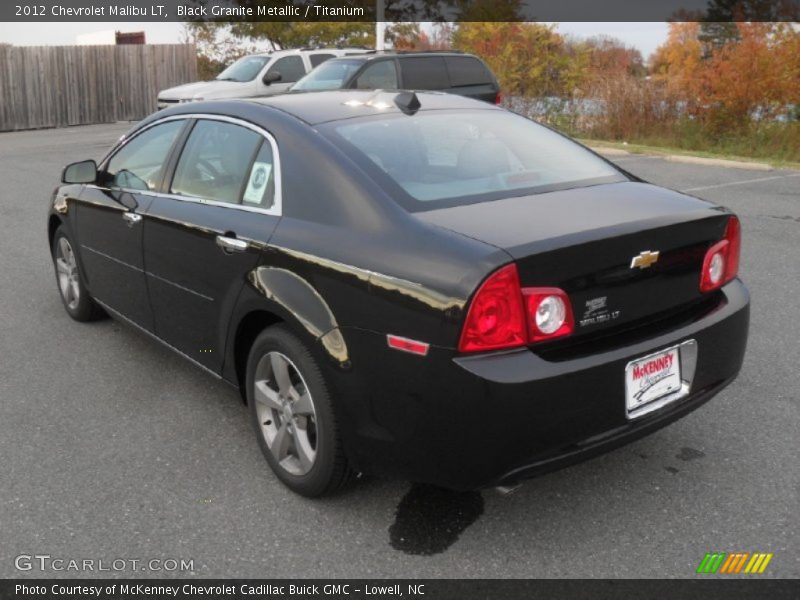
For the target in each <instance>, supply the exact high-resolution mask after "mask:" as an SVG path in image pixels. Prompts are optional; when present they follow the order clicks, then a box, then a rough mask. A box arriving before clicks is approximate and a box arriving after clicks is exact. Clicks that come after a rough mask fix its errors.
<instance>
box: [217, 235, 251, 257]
mask: <svg viewBox="0 0 800 600" xmlns="http://www.w3.org/2000/svg"><path fill="white" fill-rule="evenodd" d="M217 246H219V247H220V248H222V249H223V250H224V251H225V252H228V253H230V252H244V251H245V250H247V246H248V244H247V242H246V241H244V240H237V239H236V238H232V237H227V236H224V235H218V236H217Z"/></svg>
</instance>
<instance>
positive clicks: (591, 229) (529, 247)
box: [416, 182, 728, 340]
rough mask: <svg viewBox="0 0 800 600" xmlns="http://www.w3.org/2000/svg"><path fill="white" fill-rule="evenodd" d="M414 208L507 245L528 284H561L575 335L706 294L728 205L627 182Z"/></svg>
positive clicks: (429, 218) (668, 310) (426, 217)
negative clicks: (709, 253) (706, 271)
mask: <svg viewBox="0 0 800 600" xmlns="http://www.w3.org/2000/svg"><path fill="white" fill-rule="evenodd" d="M416 216H417V217H418V218H420V219H422V220H423V221H425V222H427V223H431V224H434V225H438V226H440V227H444V228H447V229H450V230H452V231H456V232H458V233H461V234H463V235H466V236H468V237H471V238H474V239H478V240H481V241H484V242H486V243H488V244H491V245H493V246H496V247H499V248H502V249H503V250H505V251H506V252H508V254H510V255H511V257H512V258H513V259H514V261H515V262H516V264H517V268H518V270H519V274H520V280H521V283H522V285H523V287H533V286H543V287H544V286H554V287H559V288H561V289H563V290H564V291H565V292H566V293H567V294H568V295H569V297H570V301H571V304H572V310H573V314H574V317H575V333H574V334H573V335H572V336H570V337H571V338H572V339H573V340H576V339H580V338H582V337H585V336H591V335H592V334H595V333H600V332H604V331H607V330H608V329H609V328H617V327H624V326H625V325H628V326H630V325H632V324H635V323H637V322H641V321H642V320H643V319H644V320H648V319H653V318H658V317H659V316H663V315H667V314H672V313H676V312H679V311H680V310H681V309H683V308H687V307H690V306H692V305H696V304H698V303H700V302H701V300H703V299H704V295H703V294H701V293H700V290H699V287H698V286H699V281H700V271H701V269H702V264H703V257H704V256H705V252H706V250H707V249H708V248H709V247H710V246H711V245H712V243H713V242H716V241H718V240H720V239H721V238H722V236H723V234H724V231H725V225H726V223H727V217H728V213H727V212H725V210H724V209H722V208H720V207H717V206H715V205H713V204H711V203H708V202H705V201H703V200H699V199H696V198H692V197H690V196H685V195H683V194H680V193H678V192H673V191H670V190H666V189H663V188H659V187H656V186H653V185H649V184H644V183H634V182H626V183H617V184H609V185H601V186H593V187H586V188H578V189H573V190H564V191H559V192H551V193H546V194H539V195H535V196H525V197H519V198H508V199H504V200H498V201H495V202H483V203H479V204H469V205H462V206H457V207H449V208H443V209H435V210H430V211H425V212H419V213H416ZM647 251H650V252H656V251H657V252H658V253H659V254H658V259H657V260H656V261H655V262H654V263H653V264H651V265H650V266H646V267H645V268H640V267H633V266H632V261H633V259H634V258H635V257H637V256H642V257H644V258H645V259H646V258H647V254H646V253H647ZM644 262H647V261H646V260H645V261H644Z"/></svg>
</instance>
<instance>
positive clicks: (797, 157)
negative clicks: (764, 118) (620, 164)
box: [579, 122, 800, 169]
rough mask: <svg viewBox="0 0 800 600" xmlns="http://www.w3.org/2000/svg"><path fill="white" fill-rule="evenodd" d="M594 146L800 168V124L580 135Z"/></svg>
mask: <svg viewBox="0 0 800 600" xmlns="http://www.w3.org/2000/svg"><path fill="white" fill-rule="evenodd" d="M579 137H581V139H582V140H583V142H584V143H586V144H590V145H593V146H606V147H614V148H620V149H623V150H627V151H628V152H633V153H647V154H680V155H691V156H702V157H707V158H722V159H728V160H738V161H744V162H765V163H768V164H770V165H772V166H774V167H784V168H794V169H797V168H800V123H797V122H793V123H761V124H757V125H753V126H750V127H748V128H746V129H743V130H738V131H735V132H730V133H727V134H723V135H716V136H712V135H709V134H708V133H706V132H705V131H704V130H703V129H702V128H701V127H700V126H699V125H698V124H696V123H693V122H684V123H676V124H675V126H674V127H672V128H670V129H669V131H668V132H665V133H663V134H656V133H651V134H640V135H632V136H631V137H630V139H627V140H625V142H627V143H625V142H623V141H621V140H610V139H607V138H604V136H603V135H602V133H601V132H599V131H595V132H593V133H592V134H591V135H588V136H587V135H584V136H579Z"/></svg>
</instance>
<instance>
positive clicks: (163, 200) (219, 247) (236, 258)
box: [144, 116, 281, 372]
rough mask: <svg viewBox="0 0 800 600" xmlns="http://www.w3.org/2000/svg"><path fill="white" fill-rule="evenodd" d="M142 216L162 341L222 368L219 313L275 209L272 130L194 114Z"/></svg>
mask: <svg viewBox="0 0 800 600" xmlns="http://www.w3.org/2000/svg"><path fill="white" fill-rule="evenodd" d="M167 177H168V179H169V183H168V185H165V193H164V194H159V195H158V196H156V197H154V199H153V202H152V203H151V204H150V207H149V208H148V210H147V215H146V220H145V224H144V261H145V264H146V265H147V270H146V272H147V284H148V288H149V292H150V302H151V305H152V307H153V312H154V319H155V332H156V334H157V335H158V336H159V337H160V338H161V339H163V340H164V341H165V342H167V343H168V344H170V345H171V346H173V347H174V348H176V349H177V350H179V351H180V352H182V353H183V354H185V355H186V356H188V357H189V358H191V359H194V360H195V361H196V362H198V363H200V364H201V365H203V366H205V367H207V368H208V369H210V370H212V371H214V372H219V371H220V370H221V367H222V359H223V353H224V352H223V350H224V347H225V341H226V335H227V326H228V320H229V318H230V314H231V311H232V310H233V307H234V305H235V303H236V299H237V297H238V294H239V292H240V290H241V288H242V286H243V285H244V283H245V281H246V279H247V276H248V273H249V272H250V271H251V270H252V269H253V268H254V267H255V266H256V264H257V262H258V260H259V257H260V255H261V252H262V250H263V249H264V247H265V245H266V243H267V242H268V240H269V238H270V237H271V235H272V232H273V231H274V229H275V227H276V226H277V224H278V221H279V219H280V214H281V194H280V163H279V158H278V148H277V145H276V143H275V141H274V139H273V138H272V137H271V136H270V135H269V134H268V133H267V132H266V131H263V130H261V129H260V128H258V127H256V126H254V125H251V124H249V123H245V122H241V121H237V120H235V119H229V118H226V117H215V116H203V117H202V118H197V119H195V120H193V123H192V125H191V131H190V132H189V134H188V136H187V137H186V141H185V144H184V146H183V148H182V150H181V152H180V154H177V153H176V156H175V157H174V158H173V161H172V164H171V165H170V167H169V174H168V176H167Z"/></svg>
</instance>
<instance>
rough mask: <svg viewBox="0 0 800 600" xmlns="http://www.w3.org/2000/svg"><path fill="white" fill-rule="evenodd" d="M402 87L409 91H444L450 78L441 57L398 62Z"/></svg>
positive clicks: (407, 59)
mask: <svg viewBox="0 0 800 600" xmlns="http://www.w3.org/2000/svg"><path fill="white" fill-rule="evenodd" d="M400 70H401V71H402V74H403V87H404V88H406V89H409V90H444V89H447V88H449V87H450V78H449V77H448V76H447V68H446V67H445V64H444V58H442V57H441V56H415V57H406V58H402V59H401V60H400Z"/></svg>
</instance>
